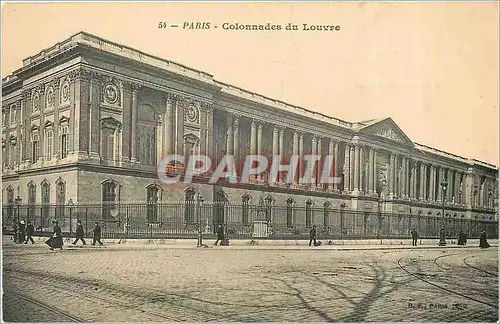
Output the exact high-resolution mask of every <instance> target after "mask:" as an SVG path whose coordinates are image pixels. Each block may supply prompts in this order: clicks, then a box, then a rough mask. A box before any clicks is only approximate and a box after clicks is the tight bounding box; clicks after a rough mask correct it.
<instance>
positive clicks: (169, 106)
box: [163, 96, 174, 155]
mask: <svg viewBox="0 0 500 324" xmlns="http://www.w3.org/2000/svg"><path fill="white" fill-rule="evenodd" d="M173 120H174V118H173V99H172V97H171V96H168V97H167V102H166V107H165V135H164V138H163V140H164V142H165V146H164V154H165V155H167V154H172V153H173V145H172V144H173V127H172V125H173Z"/></svg>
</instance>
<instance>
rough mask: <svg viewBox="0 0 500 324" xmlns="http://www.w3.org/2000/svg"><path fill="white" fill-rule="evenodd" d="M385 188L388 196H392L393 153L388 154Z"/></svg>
mask: <svg viewBox="0 0 500 324" xmlns="http://www.w3.org/2000/svg"><path fill="white" fill-rule="evenodd" d="M387 178H388V179H387V186H388V188H387V190H388V192H389V197H390V198H392V197H393V196H394V155H392V154H391V155H390V156H389V170H387Z"/></svg>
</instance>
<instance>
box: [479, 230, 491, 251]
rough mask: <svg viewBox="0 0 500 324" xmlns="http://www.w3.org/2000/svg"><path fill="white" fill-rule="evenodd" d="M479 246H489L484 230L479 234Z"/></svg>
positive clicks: (484, 247)
mask: <svg viewBox="0 0 500 324" xmlns="http://www.w3.org/2000/svg"><path fill="white" fill-rule="evenodd" d="M479 247H480V248H481V249H486V248H489V247H490V244H489V243H488V240H487V239H486V231H484V230H483V231H482V232H481V236H479Z"/></svg>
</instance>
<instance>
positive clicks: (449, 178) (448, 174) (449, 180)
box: [446, 169, 452, 204]
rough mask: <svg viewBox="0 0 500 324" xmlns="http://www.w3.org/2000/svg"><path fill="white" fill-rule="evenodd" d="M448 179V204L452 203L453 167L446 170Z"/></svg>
mask: <svg viewBox="0 0 500 324" xmlns="http://www.w3.org/2000/svg"><path fill="white" fill-rule="evenodd" d="M446 174H447V176H446V181H447V182H448V186H447V187H446V201H447V203H448V204H450V203H451V191H452V190H451V186H452V181H451V174H452V171H451V169H448V170H447V171H446Z"/></svg>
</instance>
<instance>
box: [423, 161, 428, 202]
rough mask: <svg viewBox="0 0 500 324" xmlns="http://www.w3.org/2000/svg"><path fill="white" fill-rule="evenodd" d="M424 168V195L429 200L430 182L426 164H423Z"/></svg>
mask: <svg viewBox="0 0 500 324" xmlns="http://www.w3.org/2000/svg"><path fill="white" fill-rule="evenodd" d="M423 170H424V175H423V178H424V190H423V191H424V193H423V195H424V196H423V197H424V200H427V194H428V191H429V190H428V186H427V185H428V183H427V180H428V179H427V178H428V177H427V165H426V164H424V165H423Z"/></svg>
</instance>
